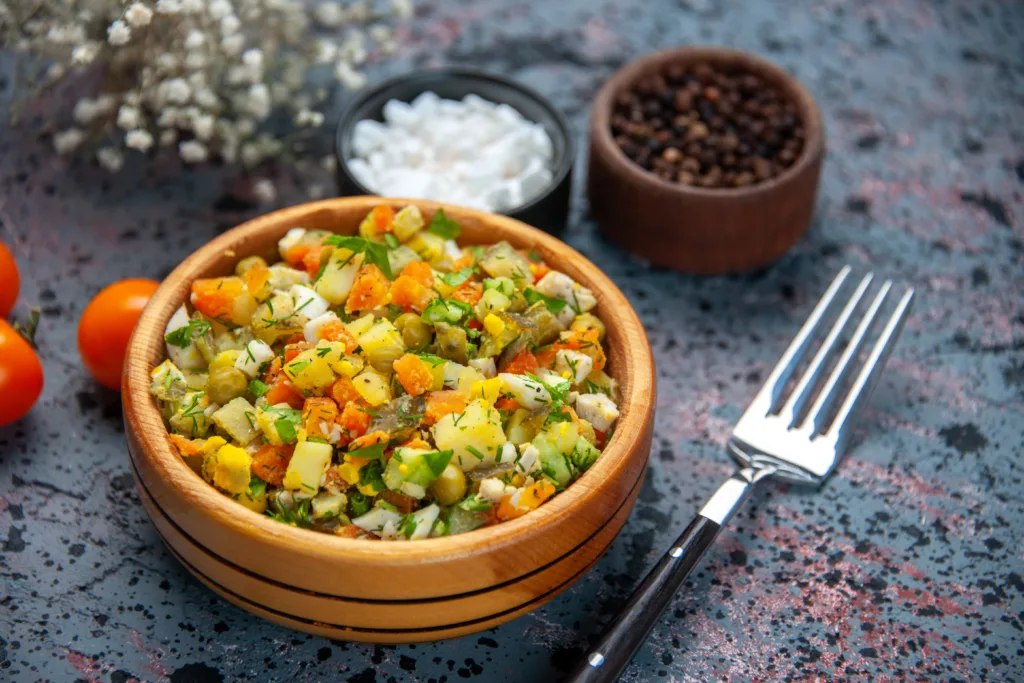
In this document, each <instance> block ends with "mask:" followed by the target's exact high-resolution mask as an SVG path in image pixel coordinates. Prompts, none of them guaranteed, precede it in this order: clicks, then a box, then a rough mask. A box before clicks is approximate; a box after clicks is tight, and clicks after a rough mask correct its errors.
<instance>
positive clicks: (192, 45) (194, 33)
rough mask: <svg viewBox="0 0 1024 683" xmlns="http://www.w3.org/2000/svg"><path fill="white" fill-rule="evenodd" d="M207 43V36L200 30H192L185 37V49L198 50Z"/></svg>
mask: <svg viewBox="0 0 1024 683" xmlns="http://www.w3.org/2000/svg"><path fill="white" fill-rule="evenodd" d="M205 42H206V35H205V34H203V32H202V31H200V30H198V29H192V30H191V31H189V32H188V35H187V36H185V49H186V50H198V49H199V48H201V47H202V46H203V44H204V43H205Z"/></svg>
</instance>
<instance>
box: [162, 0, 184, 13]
mask: <svg viewBox="0 0 1024 683" xmlns="http://www.w3.org/2000/svg"><path fill="white" fill-rule="evenodd" d="M156 11H157V12H158V13H160V14H170V15H174V14H179V13H180V12H181V0H156Z"/></svg>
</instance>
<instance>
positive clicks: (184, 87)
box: [159, 78, 192, 104]
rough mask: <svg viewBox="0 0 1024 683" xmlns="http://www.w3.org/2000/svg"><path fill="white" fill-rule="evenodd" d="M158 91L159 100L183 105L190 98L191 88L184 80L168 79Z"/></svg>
mask: <svg viewBox="0 0 1024 683" xmlns="http://www.w3.org/2000/svg"><path fill="white" fill-rule="evenodd" d="M159 90H160V95H161V98H162V99H163V100H165V101H167V102H170V103H171V104H185V103H186V102H188V100H189V98H190V97H192V87H191V86H190V85H189V84H188V81H186V80H185V79H184V78H169V79H167V80H166V81H164V82H163V83H161V84H160V87H159Z"/></svg>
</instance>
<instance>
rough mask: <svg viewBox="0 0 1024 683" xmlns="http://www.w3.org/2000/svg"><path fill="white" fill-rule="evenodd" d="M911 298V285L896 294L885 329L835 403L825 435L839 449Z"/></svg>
mask: <svg viewBox="0 0 1024 683" xmlns="http://www.w3.org/2000/svg"><path fill="white" fill-rule="evenodd" d="M913 299H914V290H913V289H909V290H907V291H906V292H905V293H904V294H903V296H902V297H901V298H900V302H899V304H897V306H896V310H895V311H893V313H892V315H891V316H890V317H889V322H888V323H886V325H885V329H883V330H882V334H881V335H880V336H879V337H878V339H877V340H876V341H875V345H874V347H873V348H872V349H871V354H870V355H869V356H868V359H867V360H866V361H865V362H864V367H863V368H861V371H860V373H859V374H858V375H857V379H855V380H854V381H853V386H851V387H850V392H849V394H848V395H847V397H846V400H844V401H843V405H841V406H840V407H839V411H838V412H837V413H836V419H835V421H834V422H833V423H832V427H831V428H830V429H829V431H828V435H829V436H830V437H832V438H834V439H835V442H836V448H837V449H838V450H839V451H840V452H842V451H843V450H844V449H845V448H846V442H847V441H849V439H850V434H851V433H852V432H853V426H854V425H855V424H856V423H857V418H858V416H859V415H860V411H861V409H863V407H864V404H865V402H866V401H867V399H868V397H869V396H870V395H871V391H872V389H874V386H875V382H877V381H878V377H879V376H880V374H881V370H882V368H884V367H885V363H886V361H888V360H889V355H890V354H891V353H892V350H893V348H894V347H895V346H896V340H897V339H899V337H900V333H901V332H902V331H903V324H904V323H905V322H906V320H907V318H908V317H909V315H910V304H911V302H912V301H913Z"/></svg>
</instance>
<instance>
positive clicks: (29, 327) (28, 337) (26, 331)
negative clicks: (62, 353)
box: [14, 308, 39, 349]
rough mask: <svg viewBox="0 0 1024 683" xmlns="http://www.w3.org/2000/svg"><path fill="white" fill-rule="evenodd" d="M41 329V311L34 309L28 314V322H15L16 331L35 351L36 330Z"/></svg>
mask: <svg viewBox="0 0 1024 683" xmlns="http://www.w3.org/2000/svg"><path fill="white" fill-rule="evenodd" d="M38 327H39V309H38V308H33V309H32V312H31V313H29V314H28V322H27V323H24V324H23V323H21V322H19V321H17V320H15V321H14V331H15V332H17V333H18V334H20V335H21V336H22V337H24V338H25V341H27V342H28V343H29V346H31V347H32V348H33V349H34V348H36V328H38Z"/></svg>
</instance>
